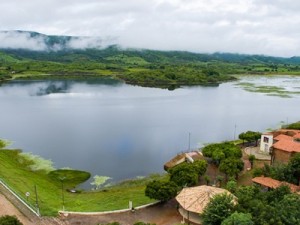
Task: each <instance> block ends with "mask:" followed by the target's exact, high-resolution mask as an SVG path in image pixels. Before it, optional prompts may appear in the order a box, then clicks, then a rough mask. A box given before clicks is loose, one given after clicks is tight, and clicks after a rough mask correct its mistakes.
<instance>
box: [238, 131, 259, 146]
mask: <svg viewBox="0 0 300 225" xmlns="http://www.w3.org/2000/svg"><path fill="white" fill-rule="evenodd" d="M260 137H261V133H260V132H255V131H247V132H245V133H240V134H239V139H241V140H243V144H244V142H245V141H247V142H252V141H256V146H257V142H258V140H259V139H260Z"/></svg>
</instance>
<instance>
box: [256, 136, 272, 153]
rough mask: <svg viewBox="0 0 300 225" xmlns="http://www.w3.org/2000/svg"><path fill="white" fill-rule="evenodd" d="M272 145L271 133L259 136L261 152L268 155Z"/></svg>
mask: <svg viewBox="0 0 300 225" xmlns="http://www.w3.org/2000/svg"><path fill="white" fill-rule="evenodd" d="M272 145H273V134H272V133H265V134H262V135H261V139H260V148H259V150H260V151H261V152H264V153H267V154H269V153H270V148H271V147H272Z"/></svg>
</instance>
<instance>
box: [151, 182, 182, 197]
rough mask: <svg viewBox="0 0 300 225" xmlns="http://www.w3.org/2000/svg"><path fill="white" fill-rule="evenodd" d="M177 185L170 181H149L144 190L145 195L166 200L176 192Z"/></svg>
mask: <svg viewBox="0 0 300 225" xmlns="http://www.w3.org/2000/svg"><path fill="white" fill-rule="evenodd" d="M177 191H178V186H177V185H176V184H175V183H174V182H172V181H158V180H154V181H151V182H150V183H149V184H148V185H147V187H146V190H145V195H146V196H147V197H149V198H152V199H156V200H160V201H168V200H170V199H172V198H174V197H175V196H176V194H177Z"/></svg>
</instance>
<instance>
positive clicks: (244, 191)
mask: <svg viewBox="0 0 300 225" xmlns="http://www.w3.org/2000/svg"><path fill="white" fill-rule="evenodd" d="M259 192H260V189H259V188H258V187H257V186H254V185H252V186H241V187H238V188H237V190H236V192H235V193H234V194H235V196H236V197H237V198H238V202H239V204H238V209H239V211H248V210H249V208H250V207H251V205H252V201H253V200H254V199H255V197H257V196H258V193H259Z"/></svg>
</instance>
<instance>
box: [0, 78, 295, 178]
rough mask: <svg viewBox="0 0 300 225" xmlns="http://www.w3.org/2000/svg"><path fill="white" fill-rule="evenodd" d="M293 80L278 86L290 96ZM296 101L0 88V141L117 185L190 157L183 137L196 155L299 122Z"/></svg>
mask: <svg viewBox="0 0 300 225" xmlns="http://www.w3.org/2000/svg"><path fill="white" fill-rule="evenodd" d="M243 79H245V80H242V81H240V82H245V81H247V78H243ZM251 79H252V82H253V79H254V78H251ZM255 79H256V80H254V82H257V83H260V82H265V81H264V80H263V79H265V78H260V77H256V78H255ZM282 79H283V80H282ZM289 79H294V82H289ZM295 79H296V81H297V82H298V84H299V82H300V79H299V78H291V77H283V78H280V77H279V78H278V79H277V83H278V84H280V85H281V86H282V85H284V86H286V87H287V88H289V84H293V85H294V84H295ZM283 81H285V82H283ZM247 82H248V81H247ZM267 82H268V81H267ZM272 82H275V85H276V79H275V80H272ZM299 86H300V85H299ZM299 86H298V88H299ZM292 88H295V87H294V86H293V87H292ZM296 88H297V87H296ZM299 100H300V99H299V95H294V96H293V97H292V98H280V97H276V96H267V95H265V94H262V93H256V92H247V91H245V90H243V89H242V88H241V87H237V86H236V82H231V83H225V84H221V85H220V86H219V87H183V88H180V89H176V90H174V91H168V90H164V89H157V88H144V87H137V86H131V85H126V84H124V83H120V82H117V81H113V80H93V81H16V82H10V83H6V84H3V85H2V86H1V87H0V102H1V116H0V137H1V138H5V139H9V140H12V141H13V142H14V143H13V147H17V148H22V149H23V151H25V152H32V153H34V154H37V155H40V156H42V157H44V158H46V159H51V160H52V161H53V162H54V164H55V166H56V167H57V168H60V167H71V168H74V169H80V170H86V171H90V172H91V173H92V174H93V175H96V174H97V175H103V176H109V177H113V179H114V181H119V180H122V179H127V178H133V177H135V176H143V175H147V174H149V173H154V172H162V171H163V164H164V163H165V162H166V161H168V160H169V159H170V158H171V157H173V156H174V155H176V154H177V153H179V152H181V151H186V150H187V149H188V146H189V140H188V137H189V133H191V139H190V146H191V148H197V147H201V146H202V145H203V144H204V143H210V142H217V141H224V140H231V139H233V138H234V137H236V138H237V136H238V134H239V133H241V132H244V131H247V130H254V131H264V130H266V129H267V128H270V127H272V128H275V127H276V126H277V125H278V124H280V122H281V121H283V123H286V122H292V121H297V120H299V113H298V112H299Z"/></svg>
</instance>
